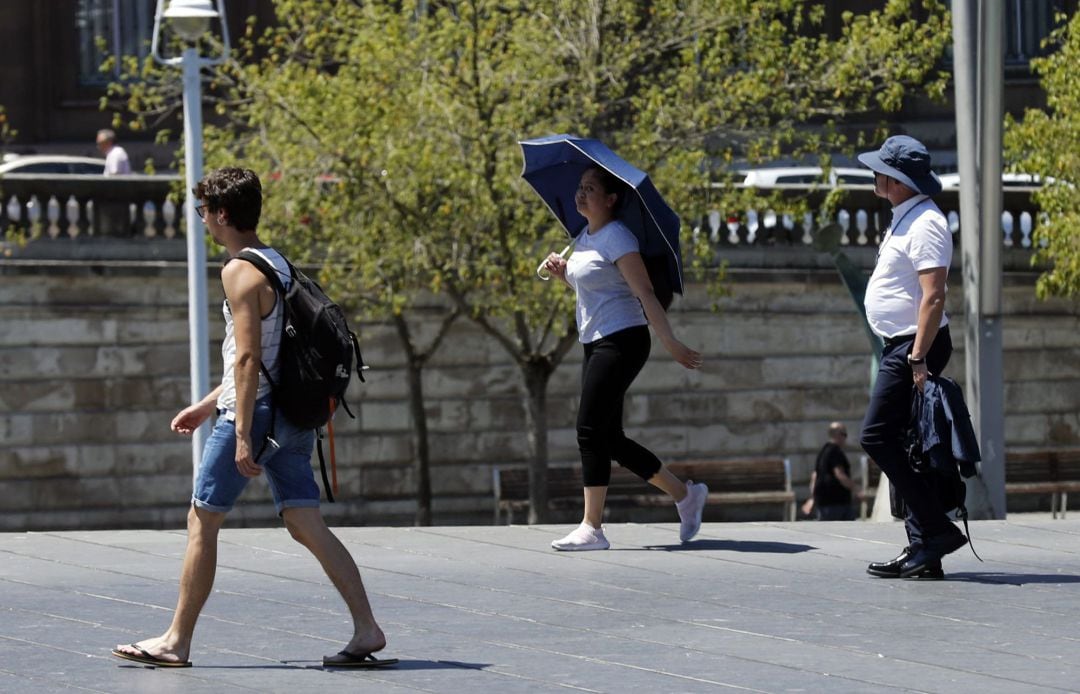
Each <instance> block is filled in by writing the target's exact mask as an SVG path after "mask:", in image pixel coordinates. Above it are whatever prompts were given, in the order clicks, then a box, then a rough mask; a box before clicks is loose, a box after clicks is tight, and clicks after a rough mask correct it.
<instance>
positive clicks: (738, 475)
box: [492, 458, 795, 525]
mask: <svg viewBox="0 0 1080 694" xmlns="http://www.w3.org/2000/svg"><path fill="white" fill-rule="evenodd" d="M667 467H668V469H669V470H671V472H673V473H674V474H675V476H676V477H678V478H679V479H691V480H693V481H695V482H704V483H705V484H707V485H709V501H708V503H710V504H714V503H715V504H780V505H782V507H783V517H784V520H788V521H793V520H795V492H794V491H793V490H792V488H791V463H790V462H789V461H788V459H787V458H764V459H737V460H687V461H680V462H675V463H671V464H669V465H668V466H667ZM547 472H548V506H549V507H550V508H552V509H567V508H581V507H582V504H583V503H584V502H583V498H582V487H583V484H582V479H581V466H580V465H574V466H559V467H549V468H548V471H547ZM493 474H494V479H493V484H492V488H493V489H494V492H495V524H496V525H498V524H500V523H501V522H502V516H503V514H504V513H505V515H506V522H507V523H512V522H513V520H514V513H515V512H517V511H527V510H528V508H529V471H528V469H527V468H524V467H521V466H513V467H496V468H495V469H494V471H493ZM670 503H671V497H669V496H668V495H667V494H665V493H664V492H662V491H660V490H659V489H657V488H656V487H653V486H652V485H650V484H648V483H647V482H645V481H643V480H642V479H641V478H639V477H637V476H636V475H634V474H633V473H631V472H629V471H628V470H626V469H624V468H621V467H619V466H617V465H616V466H613V467H612V470H611V484H610V485H609V486H608V492H607V502H606V505H607V506H608V507H610V506H663V505H666V504H670Z"/></svg>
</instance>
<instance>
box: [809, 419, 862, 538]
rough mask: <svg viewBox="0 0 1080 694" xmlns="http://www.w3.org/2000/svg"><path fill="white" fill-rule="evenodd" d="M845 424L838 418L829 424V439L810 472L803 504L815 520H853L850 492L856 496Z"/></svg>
mask: <svg viewBox="0 0 1080 694" xmlns="http://www.w3.org/2000/svg"><path fill="white" fill-rule="evenodd" d="M846 441H847V427H845V426H844V425H843V424H842V423H841V422H833V423H832V424H830V425H829V440H828V442H827V443H826V444H825V445H824V446H822V447H821V451H820V452H819V453H818V457H817V462H816V463H814V471H813V472H812V473H810V498H809V499H807V500H806V503H804V504H803V506H802V511H803V513H805V514H806V515H808V516H809V515H811V514H815V518H817V520H823V521H841V520H855V509H854V508H853V507H852V505H851V498H852V495H855V496H858V494H859V492H858V490H857V489H856V488H855V482H854V481H853V480H852V479H851V464H850V463H849V462H848V459H847V456H846V455H845V454H844V448H843V446H844V443H845V442H846Z"/></svg>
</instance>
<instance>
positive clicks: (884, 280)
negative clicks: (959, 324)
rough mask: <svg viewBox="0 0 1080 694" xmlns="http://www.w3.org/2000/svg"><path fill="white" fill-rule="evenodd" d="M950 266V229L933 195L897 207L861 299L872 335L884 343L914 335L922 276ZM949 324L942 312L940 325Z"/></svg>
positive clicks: (913, 199)
mask: <svg viewBox="0 0 1080 694" xmlns="http://www.w3.org/2000/svg"><path fill="white" fill-rule="evenodd" d="M951 263H952V234H951V233H950V232H949V224H948V222H947V221H946V219H945V215H944V214H942V212H941V210H940V209H939V208H938V206H937V205H935V204H934V201H933V200H931V199H930V198H929V196H926V195H916V196H914V197H912V198H909V199H907V200H905V201H904V202H902V203H900V204H899V205H897V206H896V207H894V208H893V216H892V224H890V225H889V230H888V231H887V232H886V233H885V238H884V239H883V240H882V242H881V246H880V247H879V249H878V258H877V264H876V265H875V266H874V274H873V275H871V276H870V282H869V284H867V286H866V297H865V299H864V300H863V305H864V306H865V307H866V319H867V321H868V322H869V323H870V327H871V328H872V329H873V330H874V332H875V333H877V334H878V335H880V336H882V337H884V338H889V337H897V336H899V335H914V334H915V330H916V329H917V328H918V326H919V304H920V303H921V302H922V296H923V293H922V287H921V286H920V285H919V272H921V271H923V270H930V269H933V268H939V267H944V268H948V267H949V265H950V264H951ZM948 323H949V318H948V316H947V315H945V314H944V313H942V315H941V325H942V326H944V325H948ZM939 327H940V326H939Z"/></svg>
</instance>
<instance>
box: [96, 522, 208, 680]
mask: <svg viewBox="0 0 1080 694" xmlns="http://www.w3.org/2000/svg"><path fill="white" fill-rule="evenodd" d="M224 522H225V514H224V513H217V512H215V511H207V510H205V509H201V508H198V507H196V506H192V507H191V510H190V511H188V543H187V550H186V551H185V552H184V567H183V569H181V572H180V597H179V599H178V600H177V602H176V612H175V613H173V620H172V624H171V625H170V626H169V629H168V631H166V632H165V633H164V634H162V635H161V636H158V637H157V638H152V639H146V640H145V641H140V642H139V643H138V644H137V645H138V646H139V647H141V648H142V649H144V650H145V651H146V652H147V653H149V654H150V655H152V656H155V657H158V658H162V659H164V660H175V661H177V662H182V661H185V660H187V659H188V656H189V654H190V653H191V637H192V635H193V634H194V633H195V622H196V621H197V620H198V619H199V613H200V612H202V608H203V605H205V604H206V599H207V598H208V597H210V591H211V590H212V589H213V587H214V576H215V574H216V573H217V539H218V532H219V531H220V530H221V526H222V524H223V523H224ZM116 648H117V650H119V651H122V652H124V653H130V654H131V655H141V653H140V652H139V650H138V649H136V648H132V647H131V646H125V645H120V646H117V647H116Z"/></svg>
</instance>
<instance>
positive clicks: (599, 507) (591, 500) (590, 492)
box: [585, 487, 607, 528]
mask: <svg viewBox="0 0 1080 694" xmlns="http://www.w3.org/2000/svg"><path fill="white" fill-rule="evenodd" d="M606 499H607V487H585V522H586V523H588V524H589V525H591V526H592V527H594V528H599V527H600V526H601V524H603V522H604V501H605V500H606Z"/></svg>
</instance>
